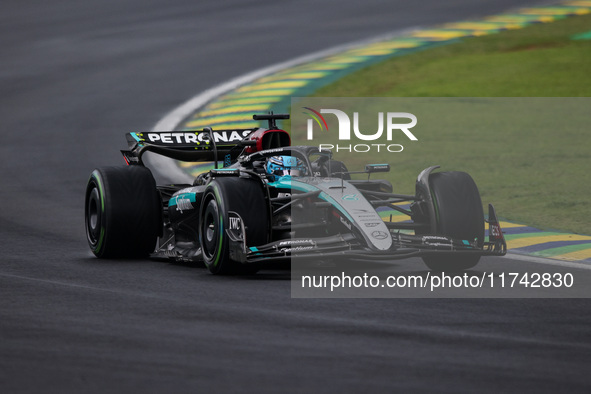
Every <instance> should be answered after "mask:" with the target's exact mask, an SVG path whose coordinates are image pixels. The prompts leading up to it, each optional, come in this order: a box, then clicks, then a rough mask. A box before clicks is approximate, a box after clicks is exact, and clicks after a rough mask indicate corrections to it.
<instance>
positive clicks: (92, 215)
mask: <svg viewBox="0 0 591 394" xmlns="http://www.w3.org/2000/svg"><path fill="white" fill-rule="evenodd" d="M100 205H101V204H100V194H99V191H98V188H97V187H96V185H93V187H92V189H91V190H90V193H89V194H88V203H87V204H86V235H87V237H88V241H89V242H90V244H91V245H93V246H95V245H96V244H97V243H98V241H99V237H100V232H101V231H100V230H101V224H102V223H101V222H102V221H101V212H100V208H99V207H100Z"/></svg>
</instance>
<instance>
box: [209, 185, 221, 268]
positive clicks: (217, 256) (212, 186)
mask: <svg viewBox="0 0 591 394" xmlns="http://www.w3.org/2000/svg"><path fill="white" fill-rule="evenodd" d="M211 188H212V190H213V194H214V195H215V199H216V202H217V205H218V209H219V211H218V216H219V220H220V231H219V235H220V241H219V243H218V250H217V252H216V258H215V261H214V262H213V264H212V265H213V266H214V267H217V266H218V264H219V262H220V258H221V256H222V244H223V242H224V214H223V209H221V208H222V204H223V201H222V199H221V198H220V191H219V189H218V186H217V185H216V184H213V185H211Z"/></svg>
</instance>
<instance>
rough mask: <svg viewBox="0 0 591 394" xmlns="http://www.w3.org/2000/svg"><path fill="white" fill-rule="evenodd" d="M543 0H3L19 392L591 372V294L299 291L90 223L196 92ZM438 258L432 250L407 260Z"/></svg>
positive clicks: (478, 381) (1, 328)
mask: <svg viewBox="0 0 591 394" xmlns="http://www.w3.org/2000/svg"><path fill="white" fill-rule="evenodd" d="M384 3H387V4H384ZM535 3H536V2H535V1H533V2H532V1H527V0H524V1H508V0H502V1H499V0H488V1H480V2H475V1H473V0H455V1H447V2H440V1H437V0H430V1H424V2H414V3H412V4H409V2H407V1H392V2H382V1H378V0H370V1H365V2H363V5H360V4H359V3H358V2H353V1H347V2H316V1H298V2H295V1H294V2H277V1H264V0H263V1H225V2H221V1H199V2H195V1H188V0H173V1H167V2H163V1H162V2H158V1H153V0H144V1H137V0H132V1H113V0H110V1H95V0H92V1H91V0H89V1H84V2H67V1H52V2H47V3H43V2H35V1H15V0H9V1H5V2H3V7H2V8H3V10H2V13H0V21H1V23H0V32H1V34H0V48H1V49H0V53H1V59H2V62H1V64H0V87H1V90H0V92H1V95H0V119H1V128H2V141H1V143H0V160H1V163H2V165H1V167H0V179H1V181H2V183H1V188H0V196H1V197H0V199H1V200H0V207H1V208H0V210H1V211H0V244H1V246H2V249H1V251H0V256H1V265H0V388H1V389H2V392H6V393H9V392H59V393H66V392H76V393H79V392H130V391H133V392H140V391H141V392H196V391H197V390H198V389H208V390H212V389H213V390H214V391H216V392H220V391H253V390H256V391H258V392H277V391H278V390H280V391H286V392H291V391H304V390H309V389H313V390H314V391H336V390H337V389H339V390H344V391H368V390H371V391H388V392H389V391H391V390H392V389H398V390H404V391H407V390H421V391H423V390H430V391H434V390H437V391H451V392H457V391H464V390H475V389H478V390H487V389H488V390H490V391H497V390H501V389H502V390H508V391H517V390H520V391H521V390H532V389H534V388H535V389H536V390H537V391H557V390H561V391H562V390H565V389H572V390H575V391H581V392H582V391H585V390H588V389H589V387H590V386H589V385H590V383H591V378H589V375H588V371H589V367H590V360H591V358H590V354H591V334H590V330H589V327H590V326H591V315H590V314H589V313H588V311H589V309H590V307H591V302H589V301H588V300H414V299H409V300H393V299H375V300H357V299H345V300H343V299H333V300H330V299H292V298H290V281H289V275H288V273H285V272H273V271H271V272H265V273H263V274H259V275H256V276H254V277H247V278H219V277H213V276H211V275H209V274H208V273H207V272H206V271H205V270H204V269H202V268H195V267H189V266H182V265H174V264H167V263H161V262H153V261H107V262H105V261H98V260H97V259H94V258H93V257H91V256H90V254H89V252H88V248H87V245H86V241H85V237H84V227H83V193H84V185H85V183H86V180H87V177H88V175H89V174H90V172H91V170H92V169H93V168H94V167H95V166H100V165H113V164H118V163H122V160H121V158H120V156H119V153H118V152H117V150H118V149H120V148H123V147H124V138H123V133H124V132H126V131H131V130H145V129H149V128H150V127H151V126H152V125H153V124H154V123H156V121H157V120H158V119H159V118H160V117H161V116H162V115H163V114H164V113H166V112H167V111H169V110H170V109H171V108H173V107H174V106H176V105H178V104H180V103H181V102H183V101H184V100H185V99H187V98H189V97H191V96H193V95H194V94H195V93H197V92H198V91H200V90H204V89H206V88H209V87H211V86H212V85H214V84H217V83H220V82H223V81H225V80H227V79H229V78H232V77H235V76H237V75H240V74H243V73H245V72H247V71H252V70H254V69H257V68H260V67H263V66H265V65H268V64H271V63H276V62H280V61H284V60H287V59H291V58H294V57H296V56H300V55H304V54H306V53H309V52H313V51H316V50H321V49H325V48H327V47H330V46H333V45H337V44H343V43H346V42H349V41H353V40H358V39H364V38H367V37H371V36H373V35H377V34H380V33H385V32H388V31H392V30H395V29H401V28H405V27H412V26H417V25H430V24H434V23H441V22H447V21H457V20H461V19H466V18H468V17H471V16H482V15H487V14H491V13H498V12H500V11H502V10H504V9H506V8H508V7H511V6H518V5H527V4H535ZM495 267H497V268H495ZM539 267H540V266H538V265H535V264H531V263H525V262H520V261H511V260H510V259H505V260H502V261H501V262H494V261H493V260H486V261H485V262H484V263H483V264H482V265H479V267H478V268H479V269H481V270H492V269H497V270H501V269H505V270H507V271H519V272H525V271H528V270H529V271H532V270H534V269H537V270H539ZM509 268H510V269H509ZM544 268H545V270H547V271H551V272H553V271H558V272H566V271H571V272H575V273H577V275H579V274H580V275H587V276H588V274H586V273H585V272H588V271H579V270H575V269H573V268H570V269H565V268H558V267H553V266H544ZM422 269H423V266H422V265H421V263H420V262H419V261H418V260H416V259H415V260H408V261H406V262H404V263H400V264H399V265H395V266H393V267H392V268H391V273H393V274H395V273H401V272H409V271H417V270H422Z"/></svg>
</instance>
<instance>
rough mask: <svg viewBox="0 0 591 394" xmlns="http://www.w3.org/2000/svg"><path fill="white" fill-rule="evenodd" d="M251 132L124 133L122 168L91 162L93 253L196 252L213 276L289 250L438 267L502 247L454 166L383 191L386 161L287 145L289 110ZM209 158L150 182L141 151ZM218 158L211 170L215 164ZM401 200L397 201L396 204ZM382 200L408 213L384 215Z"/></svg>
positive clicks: (88, 211) (297, 254)
mask: <svg viewBox="0 0 591 394" xmlns="http://www.w3.org/2000/svg"><path fill="white" fill-rule="evenodd" d="M253 118H254V119H255V120H266V121H268V128H259V129H256V130H216V131H212V130H211V129H210V128H205V129H204V130H200V131H178V132H177V131H172V132H145V133H128V134H127V135H126V137H127V140H128V142H129V147H130V149H129V150H124V151H121V152H122V153H123V156H124V158H125V161H126V163H127V166H121V167H103V168H98V169H96V170H94V172H92V174H91V176H90V179H89V181H88V186H87V188H86V205H85V219H86V234H87V238H88V243H89V245H90V248H91V250H92V252H93V253H94V254H95V255H96V256H97V257H99V258H126V257H135V258H137V257H146V256H148V255H150V256H151V257H155V258H165V259H170V260H173V261H181V262H193V261H195V262H204V263H205V265H206V266H207V267H208V269H209V270H210V271H211V272H212V273H214V274H236V273H247V272H255V271H256V270H257V269H259V268H260V267H261V266H263V265H264V266H269V264H273V263H274V262H279V261H286V260H287V261H290V259H299V258H308V259H318V260H327V259H329V260H330V259H342V258H344V257H348V258H351V259H359V260H381V261H389V260H394V259H401V258H407V257H412V256H420V257H422V259H423V261H424V262H425V263H426V265H427V266H428V267H429V268H431V269H432V270H437V271H458V270H464V269H469V268H471V267H473V266H475V265H476V264H477V263H478V261H479V259H480V257H481V256H483V255H496V256H502V255H504V254H505V253H506V249H507V247H506V243H505V240H504V237H503V234H502V231H501V228H500V226H499V222H498V220H497V216H496V214H495V210H494V208H493V206H492V205H489V208H488V209H489V215H488V224H489V235H488V241H486V240H485V231H484V227H485V219H484V214H483V209H482V203H481V200H480V194H479V192H478V189H477V187H476V184H475V183H474V181H473V180H472V178H471V177H470V175H468V174H467V173H465V172H434V170H435V169H437V168H438V166H433V167H429V168H427V169H425V170H423V171H422V172H421V173H420V174H419V176H418V178H417V181H416V193H415V195H402V194H395V193H393V192H392V185H391V183H390V182H388V181H386V180H375V179H370V175H371V174H374V173H380V172H387V171H389V170H390V166H389V165H388V164H368V165H366V166H365V169H364V171H360V172H356V173H364V174H367V175H368V176H367V179H363V180H354V179H351V174H355V172H350V171H348V170H347V168H346V166H345V164H344V163H342V162H340V161H337V160H333V158H332V153H331V152H330V151H327V150H320V149H319V148H318V147H313V146H290V144H291V140H290V136H289V134H288V133H287V132H286V131H284V130H281V129H279V128H278V127H277V126H276V120H277V119H288V118H289V115H282V114H272V113H270V114H266V115H254V116H253ZM146 152H152V153H156V154H159V155H162V156H166V157H169V158H172V159H175V160H180V161H189V162H200V161H211V162H213V163H214V169H212V170H210V171H208V172H205V173H202V174H200V175H199V176H197V177H196V179H195V180H194V182H193V184H180V185H177V184H175V185H160V186H157V185H156V183H155V180H154V177H153V176H152V173H151V172H150V170H149V169H148V168H147V167H145V166H144V163H143V160H142V157H143V155H144V153H146ZM220 162H221V163H223V167H222V168H218V163H220ZM404 203H406V206H405V205H403V204H404ZM382 207H388V208H389V209H391V210H395V211H398V212H402V213H403V214H405V215H408V217H409V218H408V219H409V220H407V221H392V219H391V216H390V220H387V218H386V219H384V218H382V217H381V216H380V214H379V213H378V210H379V209H383V208H382Z"/></svg>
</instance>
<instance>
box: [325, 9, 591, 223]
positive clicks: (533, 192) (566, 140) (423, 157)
mask: <svg viewBox="0 0 591 394" xmlns="http://www.w3.org/2000/svg"><path fill="white" fill-rule="evenodd" d="M589 30H591V15H587V16H577V17H571V18H566V19H563V20H559V21H556V22H553V23H549V24H540V25H533V26H529V27H526V28H524V29H520V30H512V31H506V32H501V33H498V34H494V35H490V36H484V37H478V38H469V39H464V40H462V41H460V42H457V43H454V44H450V45H445V46H441V47H437V48H433V49H429V50H425V51H422V52H415V53H413V54H410V55H407V56H402V57H395V58H392V59H390V60H387V61H384V62H382V63H379V64H376V65H373V66H370V67H367V68H365V69H363V70H360V71H358V72H356V73H354V74H351V75H349V76H347V77H345V78H343V79H341V80H339V81H337V82H336V83H334V84H332V85H329V86H327V87H324V88H322V89H320V90H319V91H317V92H316V93H315V95H314V96H315V97H589V96H591V40H571V39H570V37H571V36H573V35H575V34H580V33H584V32H587V31H589ZM588 103H589V102H588V101H586V103H585V105H586V104H588ZM588 110H589V111H590V112H591V108H588ZM563 111H565V112H568V108H565V109H564V110H563ZM586 111H587V109H585V108H579V109H578V112H577V113H578V114H579V116H580V114H581V113H582V114H584V115H585V114H586ZM518 115H519V114H516V115H515V118H517V117H518ZM544 115H546V114H543V113H540V117H539V119H537V120H538V121H539V120H540V119H544ZM569 116H570V115H569ZM590 120H591V117H590V116H588V115H587V116H585V119H583V120H582V121H580V120H579V122H578V123H579V124H585V125H586V127H584V128H572V127H571V128H564V127H561V124H562V123H563V122H561V120H560V119H554V123H555V127H540V128H534V127H526V126H527V124H525V123H524V125H523V127H524V128H523V129H522V130H524V131H523V132H521V133H519V134H516V133H515V129H504V128H502V127H501V128H497V129H495V130H494V131H491V130H487V129H486V127H479V128H477V129H476V130H473V131H474V132H473V133H471V134H469V135H466V133H465V132H462V131H461V130H458V131H455V132H454V131H453V130H447V131H446V133H444V135H441V133H438V132H436V131H437V130H435V129H436V127H437V126H436V125H434V126H433V132H432V133H430V134H429V135H428V136H425V135H423V138H421V139H420V141H419V143H418V144H417V145H416V146H413V148H412V149H411V150H409V153H408V154H399V155H398V156H395V157H394V158H392V156H383V155H382V156H380V155H374V157H373V159H375V160H374V161H375V162H383V161H389V162H390V163H391V165H392V167H393V171H392V173H391V174H390V180H391V181H392V182H393V183H394V184H395V185H397V187H396V189H397V191H398V192H401V193H412V191H413V187H414V185H413V182H412V181H410V182H409V179H415V178H416V175H417V173H418V172H419V171H420V170H421V169H422V168H424V167H426V166H429V165H432V164H440V165H441V166H442V168H444V169H452V170H464V171H466V172H468V173H470V174H471V175H472V176H473V177H474V178H475V180H476V182H477V184H478V185H479V188H480V191H481V194H482V197H483V202H484V203H487V202H492V203H494V204H495V206H496V208H497V212H498V213H499V215H500V216H501V217H503V218H505V219H508V220H511V221H515V222H520V223H526V224H529V225H532V226H536V227H538V228H542V229H556V230H562V231H569V232H575V233H582V234H591V224H590V223H591V220H590V219H591V203H590V196H591V176H590V175H589V171H590V169H591V122H590ZM546 121H550V122H552V120H551V119H550V120H548V119H546ZM405 147H406V146H405ZM405 153H406V152H405ZM356 164H357V163H353V165H356ZM359 164H360V163H359ZM401 189H402V190H401Z"/></svg>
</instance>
